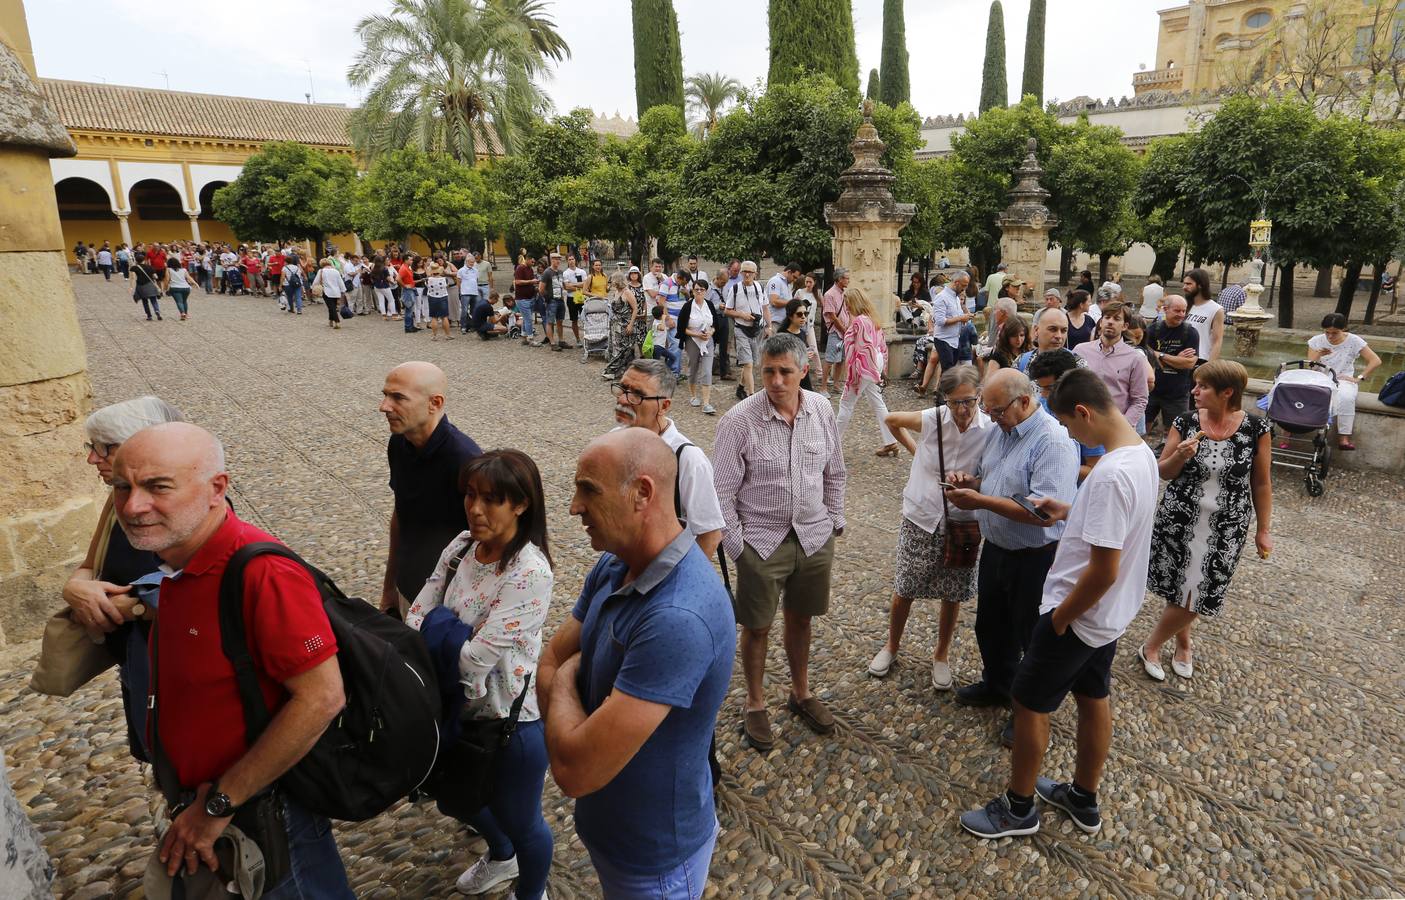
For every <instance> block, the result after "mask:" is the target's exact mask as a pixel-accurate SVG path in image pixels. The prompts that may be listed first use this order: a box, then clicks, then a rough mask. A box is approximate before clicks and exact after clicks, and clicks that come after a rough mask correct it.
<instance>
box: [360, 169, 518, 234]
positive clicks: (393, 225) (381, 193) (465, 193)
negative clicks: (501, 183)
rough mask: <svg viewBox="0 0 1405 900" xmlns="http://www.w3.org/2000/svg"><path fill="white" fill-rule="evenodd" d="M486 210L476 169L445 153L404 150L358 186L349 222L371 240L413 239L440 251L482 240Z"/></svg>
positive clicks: (484, 193)
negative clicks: (416, 238) (409, 236)
mask: <svg viewBox="0 0 1405 900" xmlns="http://www.w3.org/2000/svg"><path fill="white" fill-rule="evenodd" d="M490 205H491V201H490V199H489V196H488V187H487V183H486V181H485V180H484V178H483V175H482V173H481V172H479V171H478V170H477V169H475V168H474V167H472V166H468V165H465V164H464V163H461V162H459V161H458V160H455V159H453V158H452V157H450V156H448V155H446V154H442V153H440V154H434V153H426V152H424V151H423V150H419V149H416V148H413V147H407V148H405V149H403V150H392V151H391V152H389V153H386V154H384V155H383V156H381V157H380V158H379V159H377V160H376V161H375V162H374V163H372V165H371V168H370V171H368V172H367V173H366V175H365V177H364V178H362V179H361V182H360V184H358V185H357V189H356V192H355V200H354V201H353V204H352V208H351V217H352V220H353V221H354V222H355V223H356V227H357V230H358V231H360V232H361V233H363V234H365V235H366V236H367V237H369V238H372V239H374V240H391V239H401V238H404V237H406V236H408V235H412V234H413V235H418V236H419V237H421V238H423V239H424V241H425V243H427V244H429V246H430V249H431V250H433V251H439V250H447V249H449V248H450V247H451V246H453V245H455V244H461V243H465V242H467V240H468V239H469V238H479V237H481V236H482V235H483V234H484V233H485V232H486V231H487V229H488V216H489V212H490Z"/></svg>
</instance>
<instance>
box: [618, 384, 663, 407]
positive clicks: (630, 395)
mask: <svg viewBox="0 0 1405 900" xmlns="http://www.w3.org/2000/svg"><path fill="white" fill-rule="evenodd" d="M610 392H611V393H612V394H614V395H615V399H616V400H623V401H624V402H625V403H628V404H629V405H630V406H638V405H639V404H641V403H643V402H644V401H645V400H667V399H668V398H667V397H665V396H664V395H663V394H655V395H653V396H649V395H647V394H641V393H640V392H639V391H636V390H635V389H634V388H632V387H625V386H624V385H623V384H620V383H619V382H618V381H616V382H615V383H613V384H611V385H610Z"/></svg>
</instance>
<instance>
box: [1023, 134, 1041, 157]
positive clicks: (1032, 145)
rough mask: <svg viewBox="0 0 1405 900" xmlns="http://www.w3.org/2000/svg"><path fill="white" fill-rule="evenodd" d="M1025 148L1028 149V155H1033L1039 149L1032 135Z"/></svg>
mask: <svg viewBox="0 0 1405 900" xmlns="http://www.w3.org/2000/svg"><path fill="white" fill-rule="evenodd" d="M1025 146H1027V147H1028V148H1029V152H1030V153H1033V152H1034V151H1035V150H1037V149H1039V142H1038V141H1036V140H1035V139H1034V137H1033V135H1031V136H1030V139H1029V142H1028V143H1027V144H1026V145H1025Z"/></svg>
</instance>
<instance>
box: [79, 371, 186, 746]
mask: <svg viewBox="0 0 1405 900" xmlns="http://www.w3.org/2000/svg"><path fill="white" fill-rule="evenodd" d="M181 421H184V417H183V416H182V415H181V412H180V410H178V409H176V408H175V407H174V406H172V405H171V404H169V403H167V402H166V401H165V400H162V399H161V398H159V397H137V398H136V399H134V400H126V401H124V402H122V403H114V404H113V405H111V406H105V407H103V408H102V409H99V410H97V411H95V412H93V413H92V415H90V416H88V418H87V420H86V421H85V422H84V423H83V430H84V432H85V433H86V435H87V438H88V439H87V441H86V442H85V444H84V446H85V447H86V448H87V450H88V464H89V465H91V466H92V467H93V468H95V469H97V472H98V477H100V478H101V479H102V480H103V482H104V483H105V484H108V485H111V484H112V460H113V457H114V456H115V455H116V453H117V448H118V447H119V446H121V445H122V444H123V443H125V442H126V441H127V440H128V439H129V438H130V437H131V436H132V435H134V434H136V433H137V432H138V431H141V430H142V429H143V428H146V427H148V426H151V425H159V424H161V423H163V422H181ZM160 564H161V561H160V560H159V559H157V558H156V555H155V554H153V553H150V552H148V551H145V550H137V549H134V548H133V547H132V545H131V544H130V543H129V542H128V541H127V536H126V534H125V533H124V532H123V531H122V528H121V526H120V525H119V524H118V522H117V516H116V514H115V511H114V509H113V505H112V494H111V492H109V493H108V496H107V502H105V503H104V504H103V507H102V513H101V514H100V515H99V516H98V527H97V529H96V530H95V531H94V532H93V537H92V540H91V541H89V543H88V553H87V555H86V556H85V557H84V558H83V562H82V563H81V564H80V565H79V566H78V568H77V569H75V570H74V572H73V574H72V575H70V576H69V578H68V581H67V582H66V583H65V584H64V586H63V599H64V602H65V603H67V604H68V605H69V606H70V607H71V608H72V609H73V619H74V621H75V622H77V623H78V624H79V625H81V626H83V627H84V628H86V629H87V630H88V631H89V633H90V634H99V633H101V634H103V635H105V636H106V637H105V640H104V643H105V645H106V646H107V648H108V650H109V651H110V652H111V653H112V654H113V656H114V657H116V659H117V661H118V662H119V663H125V661H126V659H127V648H128V646H129V641H130V638H131V629H130V628H128V627H126V626H128V625H130V624H131V623H132V622H133V621H135V620H136V619H137V618H138V615H139V614H140V610H138V609H137V597H136V596H135V594H134V593H133V592H132V591H131V585H132V584H133V583H134V582H137V581H138V580H140V579H141V578H142V577H143V576H147V575H150V574H151V573H153V572H155V571H157V569H158V567H159V566H160ZM127 694H128V690H127V685H126V679H125V678H124V679H123V705H124V706H125V707H126V708H127V713H128V718H127V722H128V727H129V731H130V732H131V733H130V735H129V742H130V743H131V745H132V748H133V751H134V752H137V751H138V742H139V741H141V740H142V738H141V737H140V735H141V734H142V732H143V730H144V729H143V728H141V727H140V725H139V724H138V723H137V722H136V720H135V719H133V717H132V713H133V711H134V709H135V708H136V707H140V708H142V709H144V708H145V706H144V704H143V703H136V704H133V703H132V702H130V698H129V697H128V696H127ZM143 752H144V751H143ZM142 758H144V757H142Z"/></svg>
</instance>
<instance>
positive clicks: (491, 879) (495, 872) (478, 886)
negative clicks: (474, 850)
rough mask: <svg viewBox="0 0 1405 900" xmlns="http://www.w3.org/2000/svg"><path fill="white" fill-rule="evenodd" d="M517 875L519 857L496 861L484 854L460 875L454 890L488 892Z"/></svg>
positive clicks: (468, 892) (472, 892) (470, 892)
mask: <svg viewBox="0 0 1405 900" xmlns="http://www.w3.org/2000/svg"><path fill="white" fill-rule="evenodd" d="M516 877H517V857H515V856H514V857H513V858H512V859H504V860H502V861H500V862H494V861H493V860H491V859H489V858H488V857H487V856H482V857H480V858H479V860H478V861H477V862H476V863H474V864H473V865H471V866H469V867H468V869H467V870H466V871H465V872H464V873H463V874H462V875H460V876H459V880H458V881H457V882H456V883H455V884H454V890H456V891H458V892H459V893H460V894H486V893H488V891H490V890H492V889H493V888H495V887H497V886H498V885H500V884H502V883H503V882H504V881H511V880H512V879H514V878H516Z"/></svg>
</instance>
